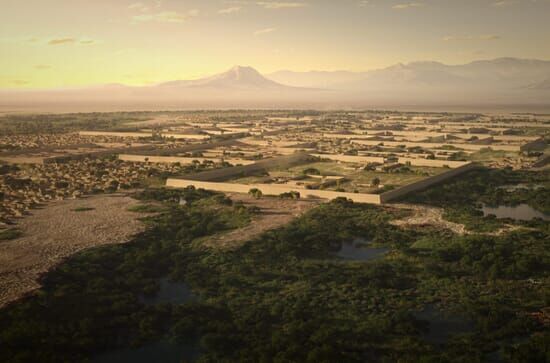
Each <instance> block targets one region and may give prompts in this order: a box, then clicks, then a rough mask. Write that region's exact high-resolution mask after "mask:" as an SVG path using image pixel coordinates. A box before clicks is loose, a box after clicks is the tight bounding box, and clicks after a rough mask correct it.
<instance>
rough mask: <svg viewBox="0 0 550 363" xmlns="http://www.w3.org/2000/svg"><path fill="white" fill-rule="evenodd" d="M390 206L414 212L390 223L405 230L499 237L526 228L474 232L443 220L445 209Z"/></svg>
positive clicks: (507, 227)
mask: <svg viewBox="0 0 550 363" xmlns="http://www.w3.org/2000/svg"><path fill="white" fill-rule="evenodd" d="M388 206H390V207H393V208H398V209H406V210H410V211H412V214H411V215H410V216H408V217H405V218H403V219H396V220H393V221H390V224H393V225H394V226H399V227H404V228H414V227H421V226H428V225H429V226H433V227H436V228H441V229H448V230H450V231H452V232H454V233H456V234H458V235H465V234H482V235H486V236H499V235H502V234H504V233H508V232H511V231H514V230H517V229H520V228H525V227H521V226H515V225H510V224H507V225H505V226H504V227H503V228H501V229H499V230H497V231H495V232H473V231H469V230H467V229H466V227H465V226H464V225H463V224H459V223H454V222H451V221H448V220H445V219H444V218H443V209H442V208H437V207H432V206H427V205H420V204H398V203H395V204H388Z"/></svg>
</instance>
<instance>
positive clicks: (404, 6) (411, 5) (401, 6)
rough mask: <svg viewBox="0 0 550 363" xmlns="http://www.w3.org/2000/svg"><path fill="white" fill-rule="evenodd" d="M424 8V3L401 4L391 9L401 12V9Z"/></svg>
mask: <svg viewBox="0 0 550 363" xmlns="http://www.w3.org/2000/svg"><path fill="white" fill-rule="evenodd" d="M424 6H426V4H424V3H403V4H396V5H394V6H392V9H396V10H403V9H410V8H422V7H424Z"/></svg>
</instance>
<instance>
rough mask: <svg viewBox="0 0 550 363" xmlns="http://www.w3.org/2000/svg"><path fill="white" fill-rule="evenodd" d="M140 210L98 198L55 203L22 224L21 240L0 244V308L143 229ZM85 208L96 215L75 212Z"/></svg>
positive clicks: (124, 200) (114, 198)
mask: <svg viewBox="0 0 550 363" xmlns="http://www.w3.org/2000/svg"><path fill="white" fill-rule="evenodd" d="M136 204H139V202H138V201H137V200H135V199H132V198H130V197H128V196H126V195H122V194H121V195H98V196H90V197H87V198H83V199H72V200H63V201H56V202H52V203H50V204H48V205H47V206H46V207H44V208H43V209H36V210H32V211H31V212H32V215H30V216H28V217H25V218H23V219H21V220H20V221H19V222H18V225H17V228H19V229H21V231H22V232H23V235H22V237H20V238H17V239H14V240H8V241H0V307H2V306H4V305H6V304H7V303H9V302H11V301H14V300H16V299H18V298H20V297H22V296H23V295H25V294H28V293H30V292H31V291H33V290H35V289H37V288H38V287H40V285H39V283H38V281H37V280H38V278H39V276H40V275H41V274H42V273H44V272H46V271H48V270H49V269H50V268H51V267H53V266H55V265H57V264H59V263H60V262H61V261H62V260H63V259H64V258H66V257H67V256H70V255H72V254H74V253H75V252H78V251H80V250H83V249H85V248H88V247H92V246H98V245H105V244H112V243H122V242H126V241H128V240H129V239H130V238H131V237H132V236H133V235H134V234H136V233H138V232H140V231H142V230H143V229H144V228H145V226H144V224H143V223H142V222H140V221H138V218H140V217H143V216H144V215H143V214H142V213H135V212H130V211H128V208H129V207H131V206H134V205H136ZM81 207H90V208H95V209H94V210H89V211H83V212H76V211H74V209H76V208H81Z"/></svg>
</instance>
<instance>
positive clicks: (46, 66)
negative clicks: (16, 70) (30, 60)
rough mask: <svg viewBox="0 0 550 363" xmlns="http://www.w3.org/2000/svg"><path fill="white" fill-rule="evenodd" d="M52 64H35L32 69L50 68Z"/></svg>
mask: <svg viewBox="0 0 550 363" xmlns="http://www.w3.org/2000/svg"><path fill="white" fill-rule="evenodd" d="M51 68H52V66H50V65H48V64H37V65H35V66H34V69H39V70H44V69H51Z"/></svg>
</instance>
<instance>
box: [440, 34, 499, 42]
mask: <svg viewBox="0 0 550 363" xmlns="http://www.w3.org/2000/svg"><path fill="white" fill-rule="evenodd" d="M499 39H500V36H499V35H495V34H484V35H448V36H446V37H443V40H444V41H446V42H451V41H464V40H499Z"/></svg>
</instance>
